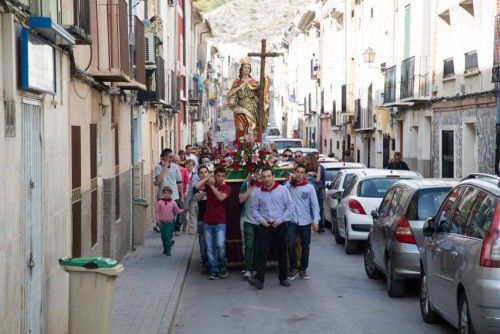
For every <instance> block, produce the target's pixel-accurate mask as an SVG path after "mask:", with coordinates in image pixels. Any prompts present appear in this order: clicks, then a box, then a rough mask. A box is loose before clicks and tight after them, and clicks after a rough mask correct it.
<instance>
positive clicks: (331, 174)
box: [325, 168, 339, 182]
mask: <svg viewBox="0 0 500 334" xmlns="http://www.w3.org/2000/svg"><path fill="white" fill-rule="evenodd" d="M338 172H339V170H338V169H335V168H330V169H325V181H327V182H328V181H332V180H333V179H334V178H335V176H337V174H338Z"/></svg>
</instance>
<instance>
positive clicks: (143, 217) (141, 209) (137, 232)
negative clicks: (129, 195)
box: [133, 197, 149, 245]
mask: <svg viewBox="0 0 500 334" xmlns="http://www.w3.org/2000/svg"><path fill="white" fill-rule="evenodd" d="M133 204H134V207H133V220H134V245H143V244H144V231H145V230H146V228H147V226H148V210H147V209H148V206H149V202H148V201H147V200H146V199H145V198H142V197H134V199H133Z"/></svg>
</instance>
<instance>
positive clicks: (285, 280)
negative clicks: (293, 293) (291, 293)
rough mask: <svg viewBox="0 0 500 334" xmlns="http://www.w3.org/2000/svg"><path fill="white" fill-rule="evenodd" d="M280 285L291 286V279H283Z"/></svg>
mask: <svg viewBox="0 0 500 334" xmlns="http://www.w3.org/2000/svg"><path fill="white" fill-rule="evenodd" d="M280 285H281V286H284V287H287V288H289V287H290V286H291V284H290V281H289V280H287V279H284V280H281V281H280Z"/></svg>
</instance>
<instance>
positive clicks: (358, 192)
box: [337, 169, 422, 254]
mask: <svg viewBox="0 0 500 334" xmlns="http://www.w3.org/2000/svg"><path fill="white" fill-rule="evenodd" d="M421 178H422V175H420V174H419V173H417V172H412V171H401V170H387V169H361V170H359V171H355V173H354V175H353V176H352V178H351V181H349V184H348V185H347V187H346V188H345V189H344V192H343V194H342V199H341V201H340V205H339V206H338V208H337V226H338V231H339V239H341V240H342V239H344V244H345V252H346V253H347V254H353V253H355V252H357V250H358V246H359V243H360V242H364V241H366V240H368V233H369V232H370V228H371V226H372V225H373V218H372V216H371V215H370V213H371V212H372V211H373V210H375V209H376V208H378V207H379V205H380V202H381V201H382V198H383V197H384V195H385V193H386V192H387V190H388V189H389V188H390V187H391V186H392V185H393V184H394V183H396V182H397V181H399V180H404V179H421ZM337 197H338V196H337Z"/></svg>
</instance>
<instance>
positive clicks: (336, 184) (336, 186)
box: [332, 173, 342, 189]
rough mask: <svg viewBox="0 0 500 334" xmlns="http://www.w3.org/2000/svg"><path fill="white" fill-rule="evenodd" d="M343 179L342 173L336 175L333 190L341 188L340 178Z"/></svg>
mask: <svg viewBox="0 0 500 334" xmlns="http://www.w3.org/2000/svg"><path fill="white" fill-rule="evenodd" d="M341 177H342V174H340V173H337V175H335V178H334V179H333V181H332V189H338V188H339V184H340V178H341Z"/></svg>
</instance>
